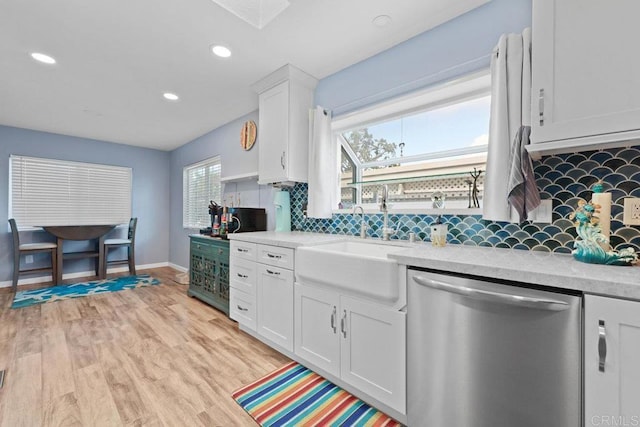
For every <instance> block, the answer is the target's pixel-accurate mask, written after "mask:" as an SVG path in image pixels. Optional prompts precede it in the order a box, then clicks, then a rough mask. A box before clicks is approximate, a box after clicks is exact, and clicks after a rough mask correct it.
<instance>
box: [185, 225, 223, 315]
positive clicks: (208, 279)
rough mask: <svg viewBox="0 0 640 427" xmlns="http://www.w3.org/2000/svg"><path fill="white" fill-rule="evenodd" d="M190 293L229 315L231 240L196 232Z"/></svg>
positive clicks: (192, 244)
mask: <svg viewBox="0 0 640 427" xmlns="http://www.w3.org/2000/svg"><path fill="white" fill-rule="evenodd" d="M189 238H190V239H191V244H190V248H189V249H190V251H189V252H190V253H189V260H190V261H189V290H188V291H187V294H188V295H189V296H192V297H196V298H198V299H200V300H202V301H204V302H206V303H207V304H209V305H212V306H213V307H215V308H217V309H218V310H221V311H223V312H224V313H226V314H229V241H228V240H221V239H214V238H211V237H206V236H200V235H192V236H189Z"/></svg>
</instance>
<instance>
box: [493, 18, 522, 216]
mask: <svg viewBox="0 0 640 427" xmlns="http://www.w3.org/2000/svg"><path fill="white" fill-rule="evenodd" d="M530 125H531V29H530V28H526V29H525V30H524V31H523V32H522V34H504V35H502V36H501V37H500V40H499V42H498V46H497V47H496V48H495V49H494V53H493V55H492V58H491V119H490V124H489V145H488V147H487V172H486V174H485V181H484V195H483V203H482V205H483V215H482V216H483V219H486V220H492V221H507V222H517V221H518V219H519V218H518V214H517V213H516V212H515V209H513V207H512V206H511V205H510V204H509V199H508V197H509V193H510V188H509V174H510V172H511V166H512V162H511V161H512V157H511V154H512V152H513V150H512V148H513V147H512V145H513V143H514V141H516V136H517V134H518V131H519V129H520V128H521V127H522V126H530ZM516 163H517V166H518V167H520V163H519V162H516Z"/></svg>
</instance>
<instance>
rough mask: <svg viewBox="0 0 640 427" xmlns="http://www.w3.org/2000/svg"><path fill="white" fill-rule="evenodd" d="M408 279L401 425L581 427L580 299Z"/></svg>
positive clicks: (424, 276)
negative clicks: (405, 420) (405, 389)
mask: <svg viewBox="0 0 640 427" xmlns="http://www.w3.org/2000/svg"><path fill="white" fill-rule="evenodd" d="M408 274H409V282H408V285H409V286H408V298H407V299H408V307H407V311H408V313H407V314H408V326H407V328H408V330H407V334H408V335H407V346H408V356H407V358H408V360H407V362H408V370H407V377H408V395H407V416H408V421H409V426H410V427H423V426H424V427H447V426H457V427H515V426H517V427H529V426H530V427H541V426H544V427H556V426H557V427H579V426H581V425H582V415H581V414H582V326H581V325H582V303H581V300H582V298H581V296H579V295H570V294H564V293H555V292H548V291H541V290H537V289H530V288H526V287H516V286H509V285H505V284H497V283H492V282H487V281H480V280H475V279H469V278H465V277H459V276H453V275H444V274H435V273H432V272H426V271H420V270H410V271H409V273H408Z"/></svg>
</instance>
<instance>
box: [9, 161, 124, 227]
mask: <svg viewBox="0 0 640 427" xmlns="http://www.w3.org/2000/svg"><path fill="white" fill-rule="evenodd" d="M9 167H10V175H9V176H10V183H9V218H15V220H16V222H17V223H18V225H19V226H20V227H21V228H22V227H29V226H32V227H38V226H53V225H101V224H122V223H126V222H128V221H129V219H130V218H131V175H132V173H131V168H125V167H119V166H109V165H99V164H92V163H79V162H69V161H62V160H52V159H41V158H36V157H25V156H16V155H12V156H11V157H10V161H9Z"/></svg>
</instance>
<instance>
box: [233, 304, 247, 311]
mask: <svg viewBox="0 0 640 427" xmlns="http://www.w3.org/2000/svg"><path fill="white" fill-rule="evenodd" d="M236 307H238V310H240V311H249V309H248V308H243V307H242V306H240V305H236Z"/></svg>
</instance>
